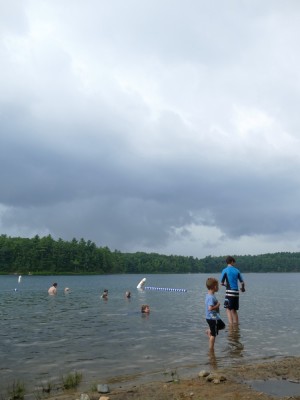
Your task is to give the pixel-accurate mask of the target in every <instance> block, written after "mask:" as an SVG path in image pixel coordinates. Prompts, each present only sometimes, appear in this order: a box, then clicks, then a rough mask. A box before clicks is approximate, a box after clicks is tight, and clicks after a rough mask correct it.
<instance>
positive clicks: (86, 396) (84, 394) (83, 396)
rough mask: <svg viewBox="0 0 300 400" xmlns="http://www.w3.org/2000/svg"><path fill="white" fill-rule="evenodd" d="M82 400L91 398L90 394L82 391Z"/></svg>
mask: <svg viewBox="0 0 300 400" xmlns="http://www.w3.org/2000/svg"><path fill="white" fill-rule="evenodd" d="M80 400H90V396H89V395H88V394H86V393H81V395H80Z"/></svg>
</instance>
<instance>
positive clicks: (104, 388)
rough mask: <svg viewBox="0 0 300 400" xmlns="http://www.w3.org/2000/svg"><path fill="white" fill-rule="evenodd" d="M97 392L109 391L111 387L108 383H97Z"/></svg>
mask: <svg viewBox="0 0 300 400" xmlns="http://www.w3.org/2000/svg"><path fill="white" fill-rule="evenodd" d="M97 392H98V393H109V387H108V385H106V384H103V385H97Z"/></svg>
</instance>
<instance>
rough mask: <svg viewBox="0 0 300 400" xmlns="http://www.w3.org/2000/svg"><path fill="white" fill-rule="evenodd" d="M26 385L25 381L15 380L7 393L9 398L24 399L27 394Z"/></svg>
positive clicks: (14, 399) (12, 399) (13, 399)
mask: <svg viewBox="0 0 300 400" xmlns="http://www.w3.org/2000/svg"><path fill="white" fill-rule="evenodd" d="M25 392H26V390H25V385H24V383H23V382H20V381H15V382H13V384H12V385H11V386H9V387H8V389H7V395H8V399H9V400H24V396H25Z"/></svg>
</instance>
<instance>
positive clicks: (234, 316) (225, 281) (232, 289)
mask: <svg viewBox="0 0 300 400" xmlns="http://www.w3.org/2000/svg"><path fill="white" fill-rule="evenodd" d="M226 263H227V267H226V268H224V269H223V271H222V274H221V284H222V285H223V286H226V296H225V302H224V307H225V308H226V314H227V318H228V323H229V324H238V323H239V316H238V309H239V295H240V292H239V282H240V283H241V292H245V290H246V289H245V282H244V279H243V277H242V274H241V273H240V271H239V270H238V269H237V268H236V267H235V266H234V264H235V259H234V258H233V257H231V256H228V257H227V258H226Z"/></svg>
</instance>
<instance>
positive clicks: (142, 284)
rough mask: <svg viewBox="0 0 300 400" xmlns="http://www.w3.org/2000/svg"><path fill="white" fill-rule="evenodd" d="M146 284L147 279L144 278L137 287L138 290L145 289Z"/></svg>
mask: <svg viewBox="0 0 300 400" xmlns="http://www.w3.org/2000/svg"><path fill="white" fill-rule="evenodd" d="M145 282H146V278H143V279H142V280H141V282H140V283H139V284H138V285H137V289H143V287H144V285H145Z"/></svg>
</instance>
